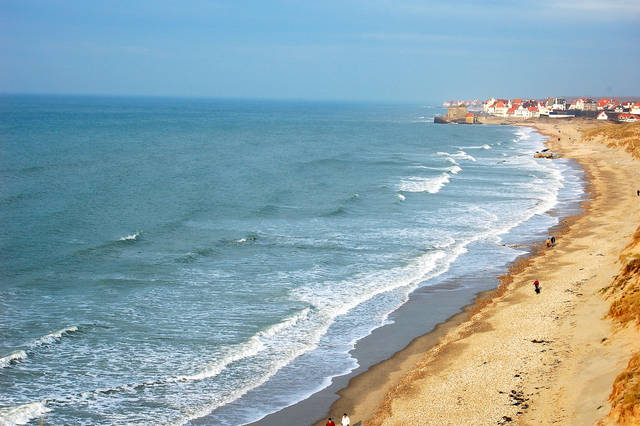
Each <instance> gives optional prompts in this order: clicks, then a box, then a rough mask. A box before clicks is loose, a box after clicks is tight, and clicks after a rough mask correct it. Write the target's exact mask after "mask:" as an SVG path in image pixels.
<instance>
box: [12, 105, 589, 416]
mask: <svg viewBox="0 0 640 426" xmlns="http://www.w3.org/2000/svg"><path fill="white" fill-rule="evenodd" d="M442 112H443V109H442V108H440V107H438V106H432V105H396V104H374V103H345V102H343V103H340V102H320V101H276V100H273V101H272V100H234V99H196V98H193V99H190V98H151V97H148V98H144V97H100V96H53V95H48V96H44V95H43V96H36V95H29V96H27V95H24V96H23V95H2V96H0V223H1V226H0V280H1V281H0V424H38V423H39V422H43V421H44V422H45V423H51V424H124V423H134V424H158V423H160V424H189V423H191V422H198V421H202V420H201V419H202V418H203V417H204V416H208V417H204V418H207V419H209V421H210V422H211V423H215V424H224V425H235V424H243V423H249V422H253V421H256V420H259V419H261V418H263V417H264V416H266V415H268V414H270V413H273V412H276V411H278V410H280V409H282V408H284V407H287V406H289V405H291V404H294V403H297V402H299V401H300V400H302V399H305V398H307V397H309V396H310V395H312V394H314V393H315V392H317V391H320V390H322V389H323V388H326V387H327V386H329V384H330V383H331V382H332V380H333V379H334V378H336V377H339V376H342V375H345V374H348V373H349V372H351V371H353V370H354V369H356V368H357V367H358V365H359V361H358V359H357V357H355V356H354V353H353V348H354V345H356V343H357V342H358V341H359V340H360V339H362V338H364V337H365V336H368V335H370V334H371V333H372V332H373V331H374V330H376V329H378V328H380V327H386V326H388V325H389V324H390V323H392V322H394V319H393V316H392V313H393V312H394V311H396V310H397V309H398V308H399V307H401V306H403V304H405V303H406V302H407V300H409V298H410V295H411V294H412V293H413V292H415V291H416V290H419V289H424V288H426V287H430V286H436V285H438V284H439V283H442V282H443V280H448V281H455V280H456V279H457V277H463V276H464V277H469V276H474V275H476V274H486V272H487V271H494V270H495V271H504V269H505V268H506V267H507V265H508V264H509V263H510V262H512V261H513V260H514V259H516V258H517V257H518V256H521V255H523V254H526V248H524V246H525V245H523V244H520V243H521V242H523V241H527V239H529V240H530V239H531V238H532V236H536V238H537V237H540V238H544V236H545V235H546V232H547V230H548V229H549V228H550V227H552V226H554V225H556V224H557V223H558V221H559V220H560V219H561V218H562V212H563V211H564V210H563V209H565V210H566V209H567V208H569V207H568V206H575V205H576V203H579V202H580V201H581V200H583V199H584V196H585V195H584V194H585V184H584V179H583V171H582V170H581V169H580V168H579V167H578V166H576V165H575V164H573V163H572V162H571V161H569V160H566V159H557V160H552V161H550V160H546V159H534V158H533V153H534V152H535V151H537V150H540V149H543V148H544V146H543V142H544V138H543V137H542V136H541V135H539V134H538V133H536V132H535V131H534V130H532V129H531V128H526V127H513V126H498V125H473V126H472V125H441V124H434V123H433V117H434V116H435V115H437V114H441V113H442ZM559 212H560V213H559ZM497 273H498V272H496V276H497ZM464 286H466V287H468V293H469V294H472V293H474V292H477V291H479V290H480V289H476V288H474V284H473V280H468V279H467V280H464ZM452 297H453V296H452ZM464 303H465V302H464V301H462V300H461V301H460V303H459V307H461V306H462V305H463V304H464ZM459 307H458V308H459ZM458 308H456V309H458ZM455 313H456V312H455V310H454V311H451V312H448V313H447V315H452V314H455ZM425 315H429V310H428V309H427V308H425ZM444 319H446V318H442V319H439V320H444ZM428 331H429V330H428V329H425V330H423V333H426V332H428ZM406 343H409V342H408V341H407V342H406ZM381 345H384V343H383V342H382V343H381ZM199 419H200V420H199ZM308 420H309V421H312V420H315V419H308Z"/></svg>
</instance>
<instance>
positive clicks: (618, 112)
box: [435, 98, 640, 124]
mask: <svg viewBox="0 0 640 426" xmlns="http://www.w3.org/2000/svg"><path fill="white" fill-rule="evenodd" d="M442 106H443V107H447V108H448V111H447V115H445V116H442V117H436V120H435V121H436V122H440V123H448V122H458V123H469V124H471V123H475V122H477V115H475V114H473V112H476V113H481V114H483V115H489V116H494V117H503V118H514V119H523V120H527V119H531V118H539V117H545V118H546V117H548V118H575V117H580V118H589V119H596V120H608V121H614V122H626V123H630V122H636V121H640V102H638V101H637V100H635V101H634V100H631V99H625V100H619V99H609V98H602V99H598V100H594V99H591V98H577V99H573V100H567V99H564V98H546V99H543V100H540V99H522V98H514V99H496V98H491V99H489V100H486V101H480V100H478V99H474V100H472V101H456V100H451V101H447V102H443V104H442Z"/></svg>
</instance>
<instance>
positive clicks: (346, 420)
mask: <svg viewBox="0 0 640 426" xmlns="http://www.w3.org/2000/svg"><path fill="white" fill-rule="evenodd" d="M350 424H351V419H350V418H349V416H347V413H344V415H343V416H342V426H349V425H350Z"/></svg>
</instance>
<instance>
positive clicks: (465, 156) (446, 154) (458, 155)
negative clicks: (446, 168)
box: [436, 150, 476, 164]
mask: <svg viewBox="0 0 640 426" xmlns="http://www.w3.org/2000/svg"><path fill="white" fill-rule="evenodd" d="M436 155H441V156H444V157H447V159H449V158H451V159H454V160H455V159H458V160H470V161H474V162H475V161H476V159H475V157H473V156H471V155H469V154H467V153H466V152H465V151H463V150H459V151H458V152H454V153H453V154H452V153H450V152H442V151H438V152H436ZM456 164H457V163H456Z"/></svg>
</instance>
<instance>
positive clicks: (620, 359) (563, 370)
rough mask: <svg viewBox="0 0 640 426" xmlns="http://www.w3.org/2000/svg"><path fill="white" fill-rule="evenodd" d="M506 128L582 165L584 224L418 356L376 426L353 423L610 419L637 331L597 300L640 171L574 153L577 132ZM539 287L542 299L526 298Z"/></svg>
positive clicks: (591, 150) (554, 126) (566, 232)
mask: <svg viewBox="0 0 640 426" xmlns="http://www.w3.org/2000/svg"><path fill="white" fill-rule="evenodd" d="M490 124H502V123H490ZM506 124H512V125H529V126H533V127H535V128H536V129H537V130H538V132H539V133H541V134H543V135H546V136H548V139H547V141H546V144H547V146H548V147H549V148H551V149H552V150H554V151H558V153H560V154H561V155H563V156H565V157H567V158H571V159H573V160H574V161H576V162H577V163H578V164H580V165H581V167H582V168H583V170H584V171H585V180H586V181H587V182H588V186H587V187H586V188H585V193H586V194H589V195H590V197H589V198H587V200H586V201H585V202H584V203H583V205H582V207H583V212H582V213H579V214H577V215H572V216H570V217H568V218H564V219H563V220H562V222H561V224H562V225H563V226H562V230H561V231H560V234H559V235H560V237H559V238H558V246H557V247H555V248H552V249H548V250H542V251H539V252H538V253H532V254H531V255H530V256H527V257H524V258H521V259H520V260H518V261H516V262H514V264H513V265H512V266H511V268H510V269H509V273H508V274H507V275H506V276H504V277H503V282H502V284H501V285H500V286H499V287H498V289H496V290H495V292H493V294H492V295H490V296H489V298H488V299H487V300H484V301H483V300H481V299H479V300H478V302H477V303H476V305H477V309H475V310H474V312H473V315H471V316H470V318H469V319H468V320H467V321H465V322H463V323H462V324H460V325H458V326H456V327H454V328H453V329H452V330H451V331H450V332H449V333H447V335H446V336H444V338H442V339H441V340H440V341H439V342H438V344H437V345H435V346H434V347H433V348H431V349H430V350H428V351H426V353H425V354H424V357H423V358H422V359H421V360H420V361H419V362H418V363H417V364H416V365H415V366H414V367H413V368H412V369H410V371H408V372H407V374H405V375H404V377H403V378H402V379H401V380H400V381H399V382H398V383H397V384H395V385H393V386H392V388H393V389H392V390H391V391H390V392H388V393H387V395H386V396H385V399H384V401H383V402H382V404H379V405H378V406H377V407H376V408H375V410H376V412H375V414H374V415H373V416H363V417H362V419H364V420H368V421H367V422H366V424H373V425H377V424H399V423H401V422H408V423H411V424H440V423H447V422H450V419H451V418H456V419H457V422H459V423H462V424H496V423H498V424H506V423H510V422H512V421H515V422H520V423H525V424H528V423H543V424H547V423H553V422H561V423H563V424H592V423H594V422H596V421H597V420H598V419H601V418H603V417H604V416H605V415H606V414H607V412H608V407H609V403H608V399H607V398H608V396H609V393H610V392H611V387H612V384H613V380H614V378H615V376H616V374H617V373H618V372H619V371H621V370H622V369H623V368H624V365H625V364H626V361H627V360H628V357H629V354H631V353H632V352H633V350H638V344H637V343H635V342H636V341H637V335H636V334H635V331H633V330H631V329H628V328H627V329H619V328H616V327H614V325H613V324H612V322H611V321H610V320H608V319H606V318H605V315H606V312H607V310H608V308H609V304H608V303H607V302H606V301H605V300H604V298H603V297H602V296H601V294H600V293H601V289H602V288H603V287H604V286H605V285H607V284H608V283H609V282H610V280H611V278H612V277H614V276H616V275H615V274H616V273H617V272H618V269H619V265H618V261H617V259H618V256H619V254H620V252H621V251H622V250H623V249H624V247H625V246H627V244H629V242H630V241H631V236H632V235H633V233H634V230H635V225H636V223H637V221H636V222H634V221H628V222H630V224H629V223H624V224H621V223H620V218H621V217H625V215H628V214H629V212H631V214H632V215H633V214H634V212H635V215H636V216H637V215H638V204H637V203H636V202H635V201H636V200H634V199H633V197H632V194H631V191H630V190H629V191H625V189H624V188H625V183H627V184H628V183H629V182H630V181H634V179H635V180H638V177H639V176H640V172H634V170H635V169H634V167H633V166H634V165H635V167H636V168H637V161H635V160H633V159H632V158H631V156H630V155H629V154H627V153H624V152H620V151H619V150H617V151H616V150H614V149H611V148H608V147H607V146H605V145H604V144H601V143H598V142H590V143H586V142H584V141H582V140H581V137H580V128H579V126H580V125H581V124H582V125H584V123H581V122H578V123H576V122H573V123H561V122H549V123H523V122H512V123H506ZM597 124H598V123H595V125H597ZM576 142H579V143H576ZM594 154H595V155H594ZM541 161H553V160H541ZM619 163H621V164H623V166H622V167H619ZM625 166H627V167H625ZM634 173H635V174H634ZM633 195H635V194H633ZM556 232H557V231H556ZM612 236H615V237H616V238H612ZM594 252H598V253H594ZM594 256H599V258H596V259H597V260H595V259H594ZM600 257H601V258H600ZM537 278H540V279H541V281H542V287H543V292H542V295H541V296H542V297H540V296H533V295H532V293H533V292H532V291H531V290H532V289H531V288H529V287H530V285H531V282H532V281H533V279H537ZM576 279H577V280H576ZM578 324H580V327H578ZM614 335H615V336H614ZM561 365H562V367H560V366H561ZM585 370H586V371H587V373H588V374H584V371H585ZM536 385H537V386H536ZM436 394H437V398H434V395H436ZM416 407H420V409H417V408H416ZM336 408H337V407H336ZM369 409H371V407H369ZM332 413H334V412H333V411H332ZM352 418H354V417H353V416H352Z"/></svg>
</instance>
